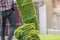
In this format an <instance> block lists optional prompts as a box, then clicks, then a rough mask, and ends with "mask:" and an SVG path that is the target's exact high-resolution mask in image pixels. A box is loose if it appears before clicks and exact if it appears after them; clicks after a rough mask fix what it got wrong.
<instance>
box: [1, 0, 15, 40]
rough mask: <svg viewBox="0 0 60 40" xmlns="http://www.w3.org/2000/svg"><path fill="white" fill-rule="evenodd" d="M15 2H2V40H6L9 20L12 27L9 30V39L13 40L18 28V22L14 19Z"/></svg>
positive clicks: (8, 0) (4, 0) (9, 0)
mask: <svg viewBox="0 0 60 40" xmlns="http://www.w3.org/2000/svg"><path fill="white" fill-rule="evenodd" d="M13 3H14V2H13V0H0V11H1V14H2V31H1V40H5V36H4V33H5V26H6V19H7V18H8V20H9V23H10V25H11V27H10V29H9V34H8V39H7V40H11V38H12V36H13V33H14V29H15V27H16V22H15V18H14V8H13V7H14V6H13Z"/></svg>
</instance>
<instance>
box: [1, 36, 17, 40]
mask: <svg viewBox="0 0 60 40" xmlns="http://www.w3.org/2000/svg"><path fill="white" fill-rule="evenodd" d="M7 38H8V36H5V40H7ZM0 40H1V37H0ZM12 40H17V39H16V38H15V37H14V36H13V38H12Z"/></svg>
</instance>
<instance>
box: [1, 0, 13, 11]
mask: <svg viewBox="0 0 60 40" xmlns="http://www.w3.org/2000/svg"><path fill="white" fill-rule="evenodd" d="M12 4H13V0H0V11H5V10H9V9H11V8H12Z"/></svg>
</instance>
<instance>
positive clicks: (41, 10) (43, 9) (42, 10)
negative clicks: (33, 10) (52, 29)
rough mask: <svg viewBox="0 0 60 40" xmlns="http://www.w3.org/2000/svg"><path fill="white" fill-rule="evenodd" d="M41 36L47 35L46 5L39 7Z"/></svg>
mask: <svg viewBox="0 0 60 40" xmlns="http://www.w3.org/2000/svg"><path fill="white" fill-rule="evenodd" d="M39 26H40V27H39V28H40V34H47V19H46V5H43V6H41V7H39Z"/></svg>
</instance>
